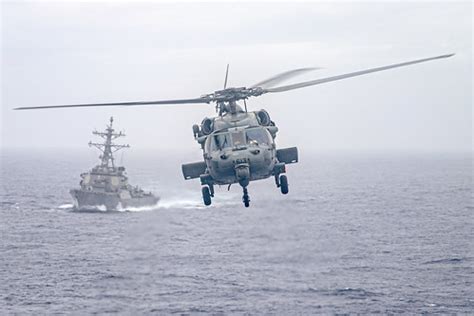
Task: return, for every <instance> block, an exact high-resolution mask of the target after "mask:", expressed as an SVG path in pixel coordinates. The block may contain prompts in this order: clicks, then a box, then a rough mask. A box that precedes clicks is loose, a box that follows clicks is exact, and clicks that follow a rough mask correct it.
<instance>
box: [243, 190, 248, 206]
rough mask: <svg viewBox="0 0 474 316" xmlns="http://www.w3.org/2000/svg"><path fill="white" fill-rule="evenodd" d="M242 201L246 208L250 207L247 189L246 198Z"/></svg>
mask: <svg viewBox="0 0 474 316" xmlns="http://www.w3.org/2000/svg"><path fill="white" fill-rule="evenodd" d="M242 201H243V202H244V205H245V207H249V206H250V198H249V194H248V191H247V188H244V196H243V197H242Z"/></svg>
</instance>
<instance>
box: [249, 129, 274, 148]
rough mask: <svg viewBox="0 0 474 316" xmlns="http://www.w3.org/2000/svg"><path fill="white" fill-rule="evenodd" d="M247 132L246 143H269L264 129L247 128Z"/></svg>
mask: <svg viewBox="0 0 474 316" xmlns="http://www.w3.org/2000/svg"><path fill="white" fill-rule="evenodd" d="M246 134H247V143H249V144H250V145H263V144H264V145H269V144H270V141H269V138H268V134H267V132H266V131H265V130H264V129H261V128H256V129H249V130H247V132H246Z"/></svg>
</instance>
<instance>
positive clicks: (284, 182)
mask: <svg viewBox="0 0 474 316" xmlns="http://www.w3.org/2000/svg"><path fill="white" fill-rule="evenodd" d="M280 190H281V193H282V194H288V191H289V190H288V178H287V177H286V176H285V175H281V176H280Z"/></svg>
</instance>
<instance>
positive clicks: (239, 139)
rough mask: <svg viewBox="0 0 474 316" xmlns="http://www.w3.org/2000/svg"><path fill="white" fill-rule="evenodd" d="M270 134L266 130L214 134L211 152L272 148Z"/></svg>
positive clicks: (256, 129)
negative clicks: (253, 147) (248, 147)
mask: <svg viewBox="0 0 474 316" xmlns="http://www.w3.org/2000/svg"><path fill="white" fill-rule="evenodd" d="M270 144H271V139H270V135H269V133H268V132H267V131H266V130H265V129H264V128H250V129H246V130H240V131H235V132H230V133H229V132H226V133H219V134H214V135H213V136H212V139H211V144H210V145H211V148H210V149H211V151H219V150H223V149H226V148H232V147H233V148H239V147H246V146H248V145H250V146H260V145H264V146H270Z"/></svg>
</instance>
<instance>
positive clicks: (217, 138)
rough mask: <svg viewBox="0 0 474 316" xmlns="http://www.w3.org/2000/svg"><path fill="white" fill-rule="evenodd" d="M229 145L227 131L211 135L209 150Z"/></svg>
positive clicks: (220, 148)
mask: <svg viewBox="0 0 474 316" xmlns="http://www.w3.org/2000/svg"><path fill="white" fill-rule="evenodd" d="M228 147H231V144H230V135H229V133H222V134H216V135H214V136H213V137H212V143H211V150H212V151H216V150H222V149H224V148H228Z"/></svg>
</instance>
